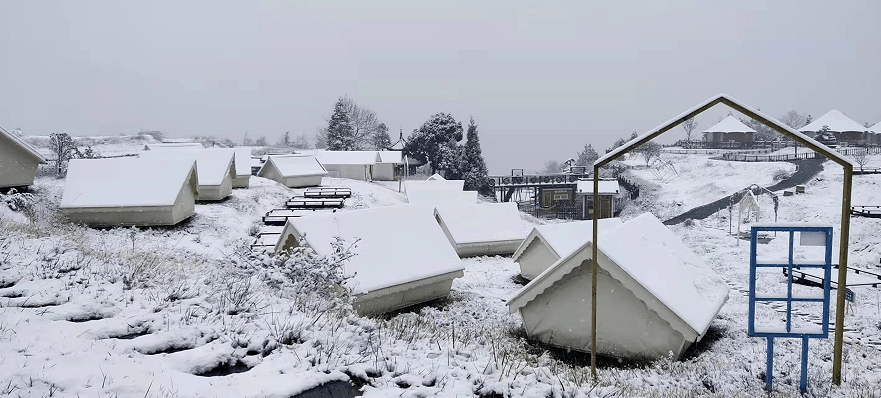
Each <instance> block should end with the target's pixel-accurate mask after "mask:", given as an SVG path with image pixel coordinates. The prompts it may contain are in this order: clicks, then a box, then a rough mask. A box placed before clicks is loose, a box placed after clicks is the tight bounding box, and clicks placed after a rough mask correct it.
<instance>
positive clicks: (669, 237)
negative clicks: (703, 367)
mask: <svg viewBox="0 0 881 398" xmlns="http://www.w3.org/2000/svg"><path fill="white" fill-rule="evenodd" d="M599 239H600V244H599V247H598V250H599V252H601V253H602V254H604V255H605V256H607V257H608V258H609V259H610V260H611V261H612V263H613V264H607V265H606V266H607V267H610V268H614V269H607V270H606V271H609V272H610V274H612V276H613V277H615V279H618V280H619V281H620V282H621V283H622V284H624V285H625V287H627V288H628V289H629V290H630V291H632V292H633V293H634V295H636V296H637V297H639V298H640V299H641V300H642V301H643V302H645V304H646V306H648V307H649V308H650V309H652V310H654V311H655V312H657V313H658V315H660V316H661V317H662V318H664V317H665V316H666V315H665V314H667V313H668V311H662V310H661V308H662V307H664V308H666V309H668V310H669V312H670V313H672V314H675V317H677V318H678V321H681V322H683V323H684V324H686V325H688V327H689V328H691V329H692V330H693V331H694V332H695V333H696V334H697V335H698V336H701V335H703V334H704V332H706V330H707V328H708V327H709V326H710V322H711V321H712V320H713V318H714V317H715V316H716V314H717V313H718V312H719V309H721V308H722V305H724V304H725V302H726V301H727V300H728V291H729V289H728V286H727V285H726V284H725V282H724V281H723V280H722V279H721V278H719V277H718V276H717V275H715V274H714V273H713V271H712V270H711V269H710V268H709V266H707V264H706V263H704V261H703V260H701V258H700V257H698V256H697V255H696V254H694V252H692V251H691V249H689V248H688V247H687V246H685V244H683V243H682V241H681V240H680V239H679V238H678V237H677V236H676V235H674V234H673V232H671V231H670V230H669V229H668V228H667V227H666V226H664V224H662V223H661V221H660V220H658V219H657V218H655V216H653V215H652V214H651V213H644V214H642V215H640V216H638V217H636V218H634V219H632V220H630V221H627V222H625V223H624V224H623V225H621V226H619V227H617V228H614V229H612V230H610V231H608V232H605V233H602V234H600V235H599ZM585 250H586V251H590V250H591V243H590V242H586V243H585V244H584V245H583V246H581V247H580V248H579V249H577V250H576V251H575V252H573V253H572V254H570V255H569V256H567V257H563V258H561V259H560V260H558V261H557V262H556V263H554V265H552V266H550V267H549V268H548V269H547V270H545V271H544V272H542V273H541V274H539V275H538V276H537V277H536V278H535V279H533V280H532V281H531V282H530V283H529V284H527V285H526V286H525V287H524V288H523V289H521V290H520V292H518V293H517V295H516V296H514V297H513V298H512V299H511V300H509V301H508V306H509V309H510V311H511V312H516V311H517V310H519V309H520V308H522V307H524V306H525V305H526V304H528V303H529V302H530V301H532V300H533V299H535V298H536V297H538V296H539V295H541V294H542V293H543V292H544V291H545V290H546V289H548V288H550V287H551V286H553V284H554V283H556V282H557V281H559V280H561V279H563V278H564V277H565V276H566V275H567V274H569V273H570V272H572V270H573V269H574V268H575V267H578V266H580V265H581V264H580V263H578V264H573V263H572V262H570V261H569V260H570V259H572V258H573V257H575V256H576V255H578V254H579V253H581V252H584V251H585ZM588 256H589V254H588ZM601 265H602V264H601ZM619 270H620V271H621V272H619ZM643 293H647V295H646V294H643ZM665 320H667V321H668V322H670V323H671V325H673V324H674V323H678V322H677V319H665ZM674 328H675V326H674Z"/></svg>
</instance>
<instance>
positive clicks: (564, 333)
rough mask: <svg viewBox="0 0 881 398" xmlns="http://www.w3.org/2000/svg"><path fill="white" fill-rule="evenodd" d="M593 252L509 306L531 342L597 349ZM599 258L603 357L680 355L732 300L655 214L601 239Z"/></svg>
mask: <svg viewBox="0 0 881 398" xmlns="http://www.w3.org/2000/svg"><path fill="white" fill-rule="evenodd" d="M591 251H592V248H591V243H590V242H586V243H584V244H583V245H582V246H581V247H580V248H578V249H577V250H575V251H574V252H573V253H571V254H569V255H568V256H566V257H564V258H561V259H560V260H558V261H557V262H556V263H554V264H553V265H552V266H551V267H550V268H548V269H547V270H545V271H544V272H542V273H541V274H539V275H538V276H537V277H536V278H535V279H533V280H532V282H530V283H529V284H527V285H526V286H525V287H524V288H523V289H522V290H520V291H519V292H518V293H517V295H516V296H514V297H513V298H512V299H511V300H509V301H508V308H509V310H510V311H511V312H512V313H514V312H518V311H519V312H520V315H521V317H523V324H524V326H525V327H526V332H527V334H528V335H529V336H530V337H531V338H534V339H537V340H539V341H541V342H543V343H545V344H549V345H553V346H557V347H562V348H566V349H572V350H576V351H582V352H590V351H591V336H590V334H591V330H592V326H591V324H590V308H591V301H592V294H591V293H592V292H591V265H592V263H593V261H592V260H591V258H590V257H591ZM597 253H598V254H597V257H598V258H597V260H598V261H597V262H598V264H599V270H598V283H597V286H598V290H597V292H596V293H597V294H596V296H597V319H602V320H603V322H602V323H598V324H597V352H598V353H600V354H603V355H608V356H612V357H619V358H649V359H653V358H661V357H666V356H667V355H668V354H669V353H672V354H673V355H674V356H675V357H678V356H679V355H681V354H682V353H683V352H684V351H685V350H686V349H688V347H689V346H690V345H691V344H693V343H695V342H697V341H700V339H701V338H702V337H703V336H704V334H705V333H706V331H707V329H708V328H709V326H710V323H712V321H713V319H714V318H715V317H716V314H717V313H718V312H719V310H720V309H721V308H722V306H723V305H724V304H725V302H726V301H727V300H728V290H729V289H728V286H727V285H726V284H725V282H724V281H723V280H722V279H721V278H719V277H718V276H716V275H715V274H714V273H713V272H712V270H711V269H710V268H709V267H708V266H707V265H706V264H705V263H704V262H703V260H701V259H700V257H698V256H697V255H696V254H694V253H693V252H692V251H691V250H690V249H689V248H688V247H686V246H685V245H684V244H683V243H682V241H681V240H679V238H678V237H676V235H674V234H673V233H672V232H671V231H670V230H669V229H667V227H665V226H664V225H663V224H662V223H661V222H660V221H659V220H658V219H657V218H655V217H654V216H653V215H651V214H649V213H645V214H643V215H641V216H639V217H636V218H634V219H632V220H630V221H628V222H626V223H624V224H623V225H620V226H618V227H617V228H614V229H612V230H610V231H608V232H604V233H603V234H601V235H600V245H599V247H598V252H597ZM549 309H553V310H549Z"/></svg>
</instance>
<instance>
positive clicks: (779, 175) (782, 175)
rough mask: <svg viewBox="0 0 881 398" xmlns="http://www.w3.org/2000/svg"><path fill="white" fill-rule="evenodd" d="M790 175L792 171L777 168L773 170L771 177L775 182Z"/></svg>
mask: <svg viewBox="0 0 881 398" xmlns="http://www.w3.org/2000/svg"><path fill="white" fill-rule="evenodd" d="M791 176H792V173H790V172H789V171H788V170H786V169H778V170H777V171H775V172H774V175H773V178H774V181H775V182H777V181H783V180H785V179H787V178H789V177H791Z"/></svg>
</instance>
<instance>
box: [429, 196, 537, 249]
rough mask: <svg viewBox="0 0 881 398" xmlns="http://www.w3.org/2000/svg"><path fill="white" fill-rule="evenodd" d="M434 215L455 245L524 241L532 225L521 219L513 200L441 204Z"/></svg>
mask: <svg viewBox="0 0 881 398" xmlns="http://www.w3.org/2000/svg"><path fill="white" fill-rule="evenodd" d="M435 214H436V215H437V216H438V217H439V218H440V220H441V221H442V222H443V223H444V225H446V227H447V231H449V232H450V235H451V236H452V237H453V240H454V241H455V242H456V244H465V243H484V242H500V241H510V240H523V239H525V238H526V236H527V235H529V230H530V229H531V228H532V225H531V224H529V223H527V222H526V221H523V219H522V218H520V210H519V209H518V208H517V204H516V203H513V202H505V203H481V204H474V205H450V204H442V205H438V206H437V208H436V209H435Z"/></svg>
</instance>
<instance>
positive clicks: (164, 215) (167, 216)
mask: <svg viewBox="0 0 881 398" xmlns="http://www.w3.org/2000/svg"><path fill="white" fill-rule="evenodd" d="M63 211H64V214H65V215H67V217H68V218H70V219H71V221H73V222H77V223H83V224H86V225H88V226H91V227H130V226H139V227H151V226H162V225H174V224H175V223H174V222H173V218H174V216H173V213H174V206H162V207H129V208H118V207H117V208H106V207H92V208H72V209H71V208H68V209H63Z"/></svg>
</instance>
